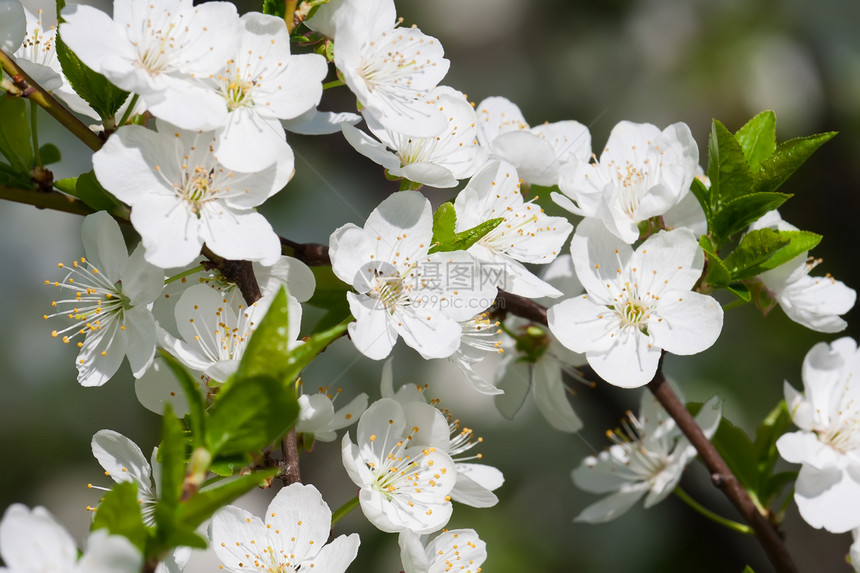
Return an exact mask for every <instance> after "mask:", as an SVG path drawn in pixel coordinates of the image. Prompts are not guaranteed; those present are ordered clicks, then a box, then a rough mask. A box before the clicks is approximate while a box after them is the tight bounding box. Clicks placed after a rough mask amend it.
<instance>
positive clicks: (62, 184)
mask: <svg viewBox="0 0 860 573" xmlns="http://www.w3.org/2000/svg"><path fill="white" fill-rule="evenodd" d="M77 184H78V178H77V177H66V178H65V179H59V180H57V181H54V187H55V188H56V189H59V190H60V191H62V192H63V193H67V194H69V195H72V196H75V197H77V195H76V194H75V193H76V190H75V186H76V185H77Z"/></svg>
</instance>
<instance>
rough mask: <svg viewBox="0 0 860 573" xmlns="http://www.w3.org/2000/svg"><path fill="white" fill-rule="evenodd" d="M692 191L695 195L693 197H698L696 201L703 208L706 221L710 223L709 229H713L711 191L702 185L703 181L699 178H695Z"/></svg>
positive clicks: (691, 185)
mask: <svg viewBox="0 0 860 573" xmlns="http://www.w3.org/2000/svg"><path fill="white" fill-rule="evenodd" d="M690 191H691V192H692V193H693V196H694V197H696V200H697V201H698V202H699V205H701V206H702V211H704V212H705V219H706V220H707V221H708V228H709V229H710V228H711V217H712V213H711V206H712V203H713V196H712V195H711V190H710V189H708V187H707V186H706V185H705V184H704V183H702V181H701V179H699V178H698V177H694V178H693V183H692V184H690Z"/></svg>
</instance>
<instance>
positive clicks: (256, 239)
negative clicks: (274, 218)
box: [200, 203, 281, 266]
mask: <svg viewBox="0 0 860 573" xmlns="http://www.w3.org/2000/svg"><path fill="white" fill-rule="evenodd" d="M210 205H213V206H212V208H211V209H206V210H205V215H204V217H205V219H206V223H207V225H206V226H205V227H201V233H200V234H201V236H202V238H203V239H204V240H205V241H206V245H207V246H208V247H209V248H210V249H212V252H214V253H215V254H218V255H221V256H222V257H224V258H227V259H230V260H235V261H259V262H260V263H261V264H263V265H266V266H268V265H273V264H275V263H276V262H277V261H278V259H279V258H280V256H281V241H280V239H278V236H277V235H276V234H275V231H274V229H272V225H270V224H269V221H268V220H266V218H265V217H264V216H263V215H261V214H260V213H257V212H253V211H252V212H245V213H237V212H230V211H227V210H226V209H224V208H219V207H217V206H214V204H212V203H210Z"/></svg>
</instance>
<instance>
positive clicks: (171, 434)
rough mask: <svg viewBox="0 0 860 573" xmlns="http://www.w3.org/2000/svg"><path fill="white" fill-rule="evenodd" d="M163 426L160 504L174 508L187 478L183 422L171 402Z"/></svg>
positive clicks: (159, 451)
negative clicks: (175, 413)
mask: <svg viewBox="0 0 860 573" xmlns="http://www.w3.org/2000/svg"><path fill="white" fill-rule="evenodd" d="M161 428H162V429H161V445H160V446H159V448H158V461H159V462H161V483H160V484H159V490H158V504H159V505H164V506H165V507H166V508H167V509H168V510H172V509H173V508H175V507H176V505H177V504H178V503H179V500H180V498H181V497H182V483H183V481H184V480H185V436H184V435H183V433H184V431H183V428H182V422H180V421H179V419H178V418H177V417H176V416H174V415H173V409H172V408H171V407H170V403H169V402H168V403H166V404H165V409H164V417H163V418H162V424H161Z"/></svg>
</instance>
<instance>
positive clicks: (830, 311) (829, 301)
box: [750, 211, 857, 333]
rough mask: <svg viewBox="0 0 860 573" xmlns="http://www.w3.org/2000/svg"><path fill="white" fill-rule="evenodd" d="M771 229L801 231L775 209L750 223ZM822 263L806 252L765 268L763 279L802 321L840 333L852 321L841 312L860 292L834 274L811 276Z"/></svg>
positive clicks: (781, 303) (790, 314)
mask: <svg viewBox="0 0 860 573" xmlns="http://www.w3.org/2000/svg"><path fill="white" fill-rule="evenodd" d="M765 228H770V229H774V230H777V231H797V227H795V226H794V225H792V224H790V223H787V222H785V221H783V220H782V217H780V215H779V212H777V211H771V212H769V213H767V214H765V215H764V216H763V217H762V218H760V219H759V220H758V221H756V222H755V223H753V224H752V225H750V230H755V229H765ZM820 263H821V259H814V258H812V257H810V256H809V252H808V251H806V252H803V253H801V254H799V255H797V256H796V257H794V258H793V259H791V260H790V261H788V262H787V263H784V264H782V265H780V266H778V267H777V268H775V269H771V270H769V271H765V272H763V273H762V274H760V275H759V279H761V282H762V283H763V284H764V286H765V288H767V290H768V292H769V293H770V294H771V296H773V298H774V299H775V300H776V302H777V303H778V304H779V306H780V308H782V310H783V312H785V314H786V316H788V318H790V319H791V320H793V321H794V322H796V323H798V324H802V325H803V326H805V327H807V328H809V329H812V330H815V331H817V332H827V333H831V332H840V331H842V330H845V327H846V326H848V323H847V322H845V320H843V319H842V318H840V315H842V314H845V313H846V312H848V311H849V310H851V309H852V308H853V307H854V303H855V302H856V300H857V293H856V291H855V290H854V289H852V288H849V287H847V286H846V285H845V284H844V283H843V282H842V281H837V280H836V279H834V278H833V277H832V276H830V274H826V275H824V276H823V277H813V276H810V274H809V273H810V272H812V270H813V269H814V268H815V267H816V266H818V265H819V264H820Z"/></svg>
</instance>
